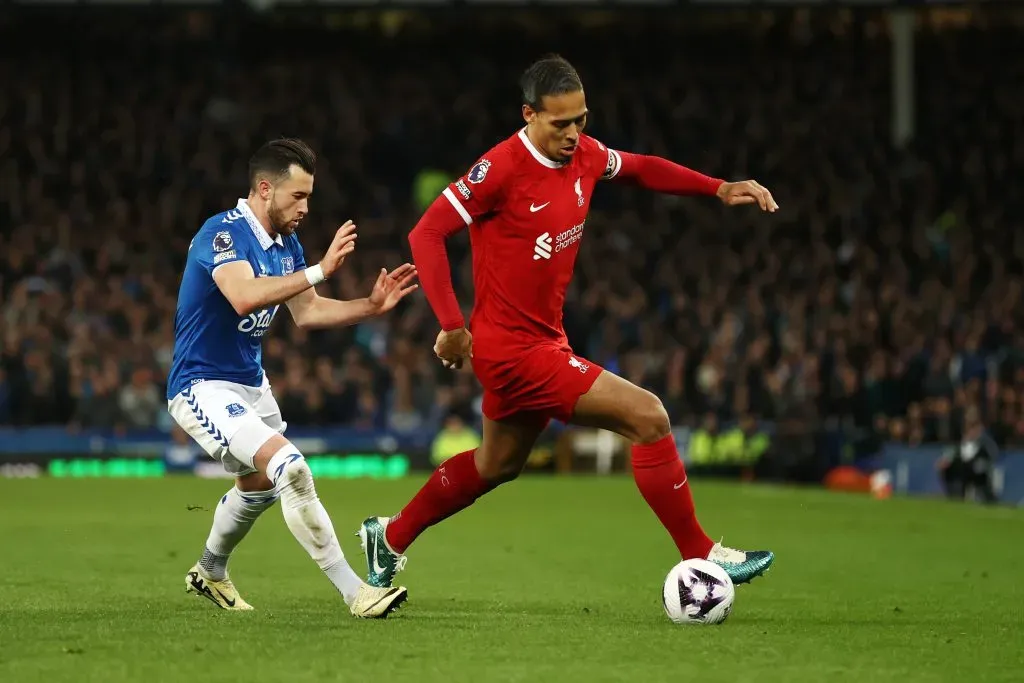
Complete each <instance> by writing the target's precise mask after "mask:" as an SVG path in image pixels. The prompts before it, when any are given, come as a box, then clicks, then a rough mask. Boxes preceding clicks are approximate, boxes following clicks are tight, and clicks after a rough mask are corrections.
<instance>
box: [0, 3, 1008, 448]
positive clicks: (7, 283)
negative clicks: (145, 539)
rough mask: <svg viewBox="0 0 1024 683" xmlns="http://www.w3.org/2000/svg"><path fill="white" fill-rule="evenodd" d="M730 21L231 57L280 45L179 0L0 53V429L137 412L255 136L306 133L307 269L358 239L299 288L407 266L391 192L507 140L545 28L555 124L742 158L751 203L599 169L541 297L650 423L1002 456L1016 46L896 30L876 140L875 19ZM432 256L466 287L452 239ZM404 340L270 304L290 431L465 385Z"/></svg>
mask: <svg viewBox="0 0 1024 683" xmlns="http://www.w3.org/2000/svg"><path fill="white" fill-rule="evenodd" d="M758 16H759V17H760V19H759V20H757V21H753V20H751V21H745V22H743V24H742V26H739V25H737V24H736V23H735V22H729V21H727V18H726V17H723V15H721V14H719V15H717V17H718V18H717V19H715V18H714V17H712V18H710V19H707V21H705V22H699V21H694V20H693V19H692V17H690V18H689V19H687V21H686V22H685V23H684V22H683V20H682V19H675V18H672V17H667V16H665V15H663V14H655V15H647V14H645V13H637V14H636V15H635V16H632V17H631V18H629V19H628V20H627V19H623V18H621V17H620V18H619V19H616V20H615V21H614V23H611V24H606V23H601V22H598V21H595V22H580V21H573V22H569V21H565V22H564V23H560V24H559V25H558V26H557V30H555V34H557V41H553V40H551V39H550V37H549V36H550V35H552V33H551V31H552V30H553V29H552V23H553V22H555V21H556V20H554V19H550V18H548V19H545V20H544V25H543V29H544V30H537V31H535V30H534V26H533V24H532V23H529V22H526V21H523V22H521V24H520V25H518V26H517V29H516V30H517V37H516V41H515V43H516V49H515V50H503V51H502V52H500V53H498V52H493V50H494V49H495V48H492V47H491V46H493V45H495V44H496V41H497V42H501V41H500V38H501V37H502V36H506V37H507V35H506V34H503V33H501V32H502V31H507V30H508V29H507V27H506V28H502V27H501V26H500V25H494V26H491V25H490V24H489V22H486V21H483V20H479V21H473V20H470V19H468V18H465V17H463V18H459V17H450V16H447V15H446V17H447V18H445V19H444V20H443V21H435V26H434V27H433V28H431V29H429V30H428V29H427V28H424V27H423V26H421V25H420V24H418V23H417V22H415V21H413V22H412V23H410V24H409V25H407V26H406V27H405V28H404V29H403V30H401V31H397V32H391V33H383V32H378V30H377V29H374V28H370V27H364V28H363V29H360V30H348V29H344V30H343V29H338V30H336V31H327V30H323V31H321V30H320V29H318V28H317V27H314V26H306V25H303V27H302V31H303V36H304V37H303V45H302V46H301V48H300V47H298V46H295V45H293V46H291V47H290V48H289V49H287V50H284V51H280V50H266V51H253V50H251V49H246V48H247V47H248V46H250V45H254V44H260V43H261V42H262V43H263V44H275V41H276V42H277V43H279V42H280V40H281V34H280V33H278V31H282V30H283V29H281V28H280V27H277V26H275V25H274V24H273V23H272V22H270V23H265V22H264V21H258V20H251V21H249V20H246V21H242V20H237V19H236V20H233V21H231V22H230V23H225V21H224V20H222V19H217V18H216V17H215V16H214V15H208V14H204V13H198V12H192V13H187V14H181V15H180V16H178V15H175V17H173V18H171V19H168V20H167V21H164V22H162V24H161V26H162V28H159V29H154V31H153V32H152V33H150V32H145V33H142V34H139V33H138V32H134V31H130V30H122V29H123V28H124V27H120V28H119V26H118V24H117V21H116V20H115V21H112V22H105V23H104V24H103V25H102V26H95V27H89V28H88V29H82V30H79V31H78V32H77V37H75V38H74V39H72V40H70V41H65V42H61V43H60V44H59V45H58V44H57V43H53V44H49V43H47V42H46V40H45V39H44V40H42V41H40V42H34V43H31V44H25V45H24V49H25V50H26V51H27V53H26V54H28V55H30V56H31V59H28V60H25V59H21V60H16V59H15V58H14V57H13V56H11V55H10V54H7V55H6V56H5V57H4V58H3V59H2V60H0V80H2V82H3V83H4V84H5V87H4V88H2V89H0V228H2V229H0V302H2V303H0V330H2V335H0V425H38V424H68V425H70V426H71V428H77V427H115V428H128V429H130V428H150V427H161V428H166V426H167V424H168V423H167V421H166V416H165V401H164V396H163V391H164V388H163V381H164V378H165V376H166V372H167V369H168V367H169V364H170V361H171V355H172V347H173V319H174V307H175V297H176V288H177V283H178V278H179V275H180V272H181V268H182V265H183V262H184V259H185V255H186V252H187V249H188V245H189V240H190V239H191V237H192V235H193V234H194V232H195V231H196V230H197V229H198V228H199V226H200V224H201V223H202V222H203V220H204V219H205V218H206V217H207V216H209V215H211V214H213V213H215V212H217V211H221V210H224V209H226V208H228V207H230V206H233V205H234V202H235V201H236V198H237V197H241V196H244V195H245V194H246V169H245V164H246V161H247V159H248V156H249V154H250V153H251V151H252V150H253V149H254V148H255V146H256V145H257V144H258V143H260V142H262V141H263V140H265V139H267V138H270V137H278V136H282V135H291V136H297V137H302V138H304V139H306V140H307V141H308V142H310V144H311V145H312V146H313V147H314V148H315V149H316V150H317V151H318V152H319V154H320V161H319V165H318V172H317V176H316V190H315V193H314V197H313V201H312V214H311V216H310V218H309V219H307V221H306V222H305V223H304V224H303V226H302V228H301V233H300V235H301V237H302V239H303V243H304V246H305V248H306V253H307V255H308V256H310V257H312V258H314V259H315V258H318V257H319V255H320V254H321V253H322V251H323V249H324V247H325V246H326V240H327V237H328V236H329V235H330V234H332V233H333V228H334V227H336V226H337V225H338V224H340V223H341V222H343V221H344V220H346V219H348V218H352V219H354V220H355V221H356V222H357V224H358V225H359V227H360V231H359V234H360V241H359V248H358V250H357V252H356V254H355V255H354V256H353V257H352V258H350V259H349V260H348V261H347V262H346V264H345V266H344V267H343V269H342V273H341V275H340V276H338V277H336V278H335V279H334V280H333V281H332V282H330V283H328V284H325V285H323V286H322V287H323V289H324V291H328V290H329V291H331V292H332V293H333V294H334V295H336V296H341V297H344V298H351V297H358V296H365V295H366V294H367V293H368V292H369V290H370V286H371V282H372V279H373V277H374V276H375V274H376V273H377V272H378V270H379V269H380V268H381V267H382V266H389V267H393V266H396V265H398V264H399V263H401V262H402V261H403V260H405V259H407V258H408V253H409V252H408V246H407V243H406V239H405V236H406V234H407V233H408V231H409V230H410V229H411V227H412V226H413V225H414V223H415V221H416V218H417V217H418V215H419V212H420V211H421V210H422V208H423V204H422V199H421V197H420V196H419V194H418V192H417V191H415V188H417V187H418V186H420V185H422V184H423V183H426V182H427V181H428V180H429V179H430V178H431V177H435V176H436V175H437V174H443V176H444V177H446V178H454V177H455V176H457V175H458V174H460V173H462V172H463V171H464V170H465V169H466V168H467V167H468V166H469V165H470V164H471V163H472V162H473V161H474V160H475V158H476V157H477V156H478V155H480V154H482V153H483V152H484V151H485V150H486V149H487V148H488V147H490V146H491V145H492V144H494V143H495V142H497V141H498V140H500V139H502V138H503V137H505V136H507V135H509V134H511V133H512V132H514V130H515V129H516V127H517V125H518V122H519V120H520V119H519V101H518V97H517V91H516V88H515V84H516V81H517V75H518V73H519V71H520V70H521V69H522V68H523V67H524V66H525V65H526V64H527V63H528V62H529V61H530V60H531V59H533V58H535V57H537V56H539V55H540V54H542V53H543V52H546V51H549V50H550V49H552V48H557V50H558V51H559V52H561V53H562V54H563V55H565V56H566V57H568V58H569V59H570V60H571V61H573V62H574V63H575V64H576V66H577V68H578V69H579V71H580V73H581V76H582V77H583V80H584V84H585V86H586V88H587V96H588V104H589V107H590V110H591V112H592V116H591V121H590V124H589V131H588V132H590V133H591V134H593V135H594V136H595V137H597V138H598V139H600V140H601V141H602V142H604V143H606V144H608V145H609V146H612V147H620V148H622V149H625V150H629V151H636V152H641V153H648V154H657V155H661V156H665V157H667V158H670V159H673V160H675V161H678V162H680V163H683V164H685V165H688V166H691V167H693V168H697V169H700V170H702V171H704V172H706V173H709V174H712V175H719V176H723V177H727V178H730V179H739V178H745V177H754V178H757V179H758V180H759V181H760V182H762V183H763V184H765V185H766V186H768V187H769V188H770V189H771V190H772V192H773V193H774V195H775V197H776V198H777V199H778V201H779V203H780V206H781V209H782V210H781V211H780V212H779V213H778V214H776V215H774V216H771V217H766V216H764V215H762V214H759V213H757V212H755V211H745V210H737V209H725V208H723V207H721V206H720V205H718V204H717V203H716V202H714V201H712V200H707V199H696V198H682V199H681V198H674V197H658V196H653V195H650V194H647V193H645V192H642V191H640V190H638V189H634V188H628V187H616V186H613V185H609V186H607V187H602V188H601V189H600V190H599V192H598V194H597V195H596V196H595V198H594V201H593V210H592V213H591V217H590V219H589V220H588V222H587V225H586V236H585V239H584V244H583V248H582V250H581V252H580V257H579V261H578V264H577V269H576V271H577V274H576V280H575V284H574V285H573V287H572V288H571V290H570V295H569V301H568V303H567V306H566V312H565V324H566V328H567V330H568V333H569V336H570V339H571V341H572V342H573V344H574V346H575V349H576V351H577V352H578V353H580V354H581V355H584V356H586V357H589V358H591V359H593V360H595V361H597V362H598V363H600V364H602V365H604V366H605V367H606V368H608V369H609V370H613V371H615V372H618V373H621V374H622V375H624V376H625V377H627V378H628V379H630V380H632V381H633V382H636V383H638V384H642V385H644V386H646V387H649V388H650V389H651V390H653V391H655V392H656V393H658V394H659V395H660V396H662V397H663V399H664V401H665V404H666V406H667V407H668V410H669V412H670V414H671V417H672V419H673V421H674V422H675V423H677V424H692V425H698V424H704V423H705V422H706V421H708V420H710V419H712V418H711V416H712V415H713V416H714V417H715V419H717V420H722V421H731V420H734V419H738V418H744V417H747V416H754V417H756V418H759V419H765V420H778V419H782V418H787V417H788V418H791V419H792V418H796V419H799V420H802V421H805V422H806V423H807V424H815V425H830V426H844V427H847V428H849V429H860V430H867V431H874V433H878V434H881V433H885V434H887V435H888V436H889V437H891V438H894V439H897V440H902V441H906V442H911V443H918V442H928V441H949V440H954V439H956V438H958V433H959V431H960V428H961V415H962V414H963V412H964V411H965V410H967V409H968V408H969V407H971V406H976V407H978V408H979V409H980V410H981V412H982V414H983V415H984V417H985V421H986V424H987V425H988V426H989V429H990V430H991V431H992V433H993V435H994V436H995V438H996V440H997V441H998V442H999V443H1000V444H1001V445H1006V444H1022V443H1024V306H1022V304H1024V302H1022V300H1021V282H1022V279H1021V277H1022V268H1024V229H1022V226H1021V216H1022V215H1024V211H1022V209H1024V206H1022V195H1021V194H1020V193H1019V192H1014V191H1013V190H1014V189H1015V188H1013V187H1011V186H1010V183H1011V182H1012V180H1011V179H1012V178H1014V177H1017V178H1020V177H1024V119H1022V118H1021V117H1020V115H1019V113H1020V112H1021V111H1022V110H1024V90H1021V89H1020V88H1017V87H1014V86H1013V84H1014V83H1020V82H1024V53H1022V52H1021V51H1020V50H1017V49H1014V48H1015V46H1017V45H1019V44H1020V42H1021V40H1022V38H1024V36H1022V35H1021V33H1020V32H1014V31H1012V30H1010V29H1003V30H995V29H993V30H989V31H986V32H985V33H984V34H982V33H979V29H977V28H965V29H956V30H952V29H949V30H942V31H939V30H933V29H930V28H928V27H925V28H924V29H923V30H922V31H921V33H920V34H919V37H918V59H919V60H920V63H927V64H928V65H929V68H927V69H918V71H917V77H918V92H917V94H918V106H917V134H916V137H915V139H914V141H913V143H912V144H911V145H910V146H909V147H907V148H905V149H903V150H897V149H895V148H894V147H893V146H892V145H891V143H890V127H889V119H890V84H889V44H888V41H887V38H886V37H885V34H884V31H881V30H879V26H878V24H877V23H871V22H868V23H865V24H853V23H847V22H844V21H842V20H840V19H837V18H833V19H829V20H828V21H821V22H819V21H815V20H809V19H808V15H806V14H803V13H796V14H789V13H787V14H780V15H777V16H776V18H775V20H767V19H765V15H758ZM783 18H784V20H783ZM122 21H123V19H122ZM557 21H560V20H557ZM16 29H17V26H16V25H15V26H14V28H12V27H11V26H10V25H9V26H8V31H9V32H11V34H12V35H11V36H8V37H11V38H12V40H14V41H15V42H14V43H13V45H14V47H12V48H11V51H13V50H18V49H20V48H18V47H17V46H18V45H19V43H18V41H17V36H13V33H15V32H17V31H16ZM432 31H444V36H445V38H444V40H443V41H441V40H438V39H437V36H438V35H440V33H432ZM52 33H53V32H52V31H51V34H52ZM57 33H59V34H60V35H65V34H64V33H62V32H60V31H58V32H57ZM492 33H493V35H492ZM54 35H56V34H54ZM212 36H216V38H217V39H216V40H212V39H211V37H212ZM641 39H642V40H643V45H644V48H643V49H642V50H635V51H634V50H620V49H612V50H609V49H608V48H609V46H614V45H624V44H625V43H626V41H633V40H641ZM33 40H35V39H33ZM54 40H56V39H54ZM62 40H63V39H62ZM9 45H11V43H9ZM726 46H727V47H726ZM370 55H372V58H371V57H370ZM22 56H23V57H24V54H23V55H22ZM449 253H450V256H451V258H452V260H453V263H454V271H455V280H456V286H457V288H458V290H459V293H460V300H461V301H462V302H463V303H464V304H465V305H467V306H468V304H469V303H470V302H471V297H472V292H471V271H470V267H471V266H470V261H469V259H468V254H469V251H468V240H467V239H466V236H465V235H462V236H460V237H459V238H458V239H456V240H455V241H454V242H453V243H452V244H451V245H450V248H449ZM278 317H279V318H286V317H288V314H287V311H286V310H284V308H282V310H281V311H280V312H279V313H278ZM435 334H436V323H435V321H434V319H433V316H432V315H431V313H430V310H429V307H428V306H427V304H426V302H425V300H424V299H423V297H422V296H421V295H416V296H414V297H413V300H412V301H411V302H409V303H407V304H403V305H402V306H401V307H400V308H399V309H398V310H397V311H396V312H395V313H393V314H392V315H390V316H388V317H387V318H385V319H379V320H373V321H370V322H368V323H366V324H363V325H360V326H358V327H355V328H350V329H345V330H331V331H318V332H306V331H303V330H300V329H298V328H296V327H295V326H294V325H292V324H291V323H290V321H284V322H281V321H278V322H277V323H276V324H275V325H274V328H273V330H272V331H271V333H270V334H268V335H267V337H266V339H265V344H264V359H265V365H266V368H267V370H268V372H269V375H270V378H271V382H272V384H273V386H274V388H275V392H276V394H277V396H278V399H279V401H280V403H281V407H282V410H283V412H284V415H285V417H286V419H287V420H288V422H289V423H290V424H293V425H324V424H347V425H353V426H363V427H388V428H392V429H396V430H403V429H415V428H419V427H430V426H436V425H438V424H440V423H441V421H442V420H443V419H444V417H445V416H446V415H447V414H448V413H449V412H450V411H452V410H458V411H461V412H464V413H466V414H469V415H471V414H472V413H473V411H474V410H476V406H477V398H478V397H477V392H478V389H477V385H476V382H475V379H474V378H473V377H472V375H471V373H469V372H463V373H458V374H453V373H449V372H447V371H444V370H442V369H441V368H440V366H439V364H438V363H437V362H436V361H435V360H434V359H433V357H432V353H431V346H432V343H433V338H434V336H435Z"/></svg>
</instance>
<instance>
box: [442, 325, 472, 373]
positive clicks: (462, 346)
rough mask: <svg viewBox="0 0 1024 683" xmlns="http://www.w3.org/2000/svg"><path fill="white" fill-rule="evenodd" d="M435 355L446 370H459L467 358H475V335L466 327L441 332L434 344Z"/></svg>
mask: <svg viewBox="0 0 1024 683" xmlns="http://www.w3.org/2000/svg"><path fill="white" fill-rule="evenodd" d="M434 355H436V356H437V357H438V358H440V359H441V362H442V363H444V366H445V367H446V368H449V369H454V370H458V369H459V368H461V367H462V364H463V363H464V362H465V361H466V359H467V358H472V357H473V335H471V334H470V333H469V330H467V329H466V328H465V327H460V328H459V329H457V330H450V331H448V332H445V331H444V330H441V331H440V332H439V333H438V335H437V341H436V342H434Z"/></svg>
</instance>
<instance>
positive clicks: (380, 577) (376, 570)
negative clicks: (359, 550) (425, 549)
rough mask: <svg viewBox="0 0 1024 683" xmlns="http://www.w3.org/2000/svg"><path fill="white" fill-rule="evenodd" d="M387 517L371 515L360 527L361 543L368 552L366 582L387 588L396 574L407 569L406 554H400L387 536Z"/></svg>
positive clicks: (366, 552)
mask: <svg viewBox="0 0 1024 683" xmlns="http://www.w3.org/2000/svg"><path fill="white" fill-rule="evenodd" d="M388 521H389V520H388V518H387V517H369V518H367V519H366V520H365V521H364V522H363V524H362V526H360V527H359V532H358V534H357V535H358V536H359V543H360V545H362V546H363V552H364V553H365V554H366V583H368V584H370V585H371V586H378V587H380V588H387V587H388V586H390V585H391V584H392V582H393V581H394V580H395V574H397V573H398V572H400V571H402V570H403V569H405V559H406V558H405V555H399V554H398V553H396V552H395V551H394V550H392V549H391V546H389V545H388V541H387V538H385V533H384V532H385V531H386V530H387V528H388Z"/></svg>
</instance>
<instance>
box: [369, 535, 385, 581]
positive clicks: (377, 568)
mask: <svg viewBox="0 0 1024 683" xmlns="http://www.w3.org/2000/svg"><path fill="white" fill-rule="evenodd" d="M371 550H372V553H373V571H374V572H376V573H377V574H383V573H384V567H382V566H380V562H378V561H377V537H376V536H374V538H373V547H372V548H371Z"/></svg>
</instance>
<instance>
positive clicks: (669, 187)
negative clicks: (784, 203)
mask: <svg viewBox="0 0 1024 683" xmlns="http://www.w3.org/2000/svg"><path fill="white" fill-rule="evenodd" d="M601 146H602V147H603V145H601ZM607 151H608V162H607V165H606V166H605V170H604V173H603V174H602V175H601V178H602V179H603V180H620V181H626V182H632V183H635V184H637V185H639V186H640V187H643V188H646V189H648V190H654V191H655V192H663V193H665V194H677V195H694V194H696V195H707V196H714V197H718V198H719V199H720V200H722V203H723V204H726V205H727V206H738V205H741V204H757V205H758V206H759V207H761V210H762V211H769V212H774V211H776V210H777V209H778V208H779V205H778V204H776V203H775V199H774V198H773V197H772V193H771V192H769V191H768V190H767V189H766V188H765V187H764V186H762V185H761V184H760V183H758V182H757V181H756V180H741V181H739V182H734V183H731V182H726V181H725V180H722V179H721V178H713V177H711V176H706V175H704V174H703V173H700V172H698V171H694V170H693V169H690V168H687V167H686V166H680V165H679V164H677V163H675V162H672V161H669V160H668V159H663V158H661V157H656V156H650V155H647V154H632V153H630V152H620V151H617V150H614V149H608V150H607Z"/></svg>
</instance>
